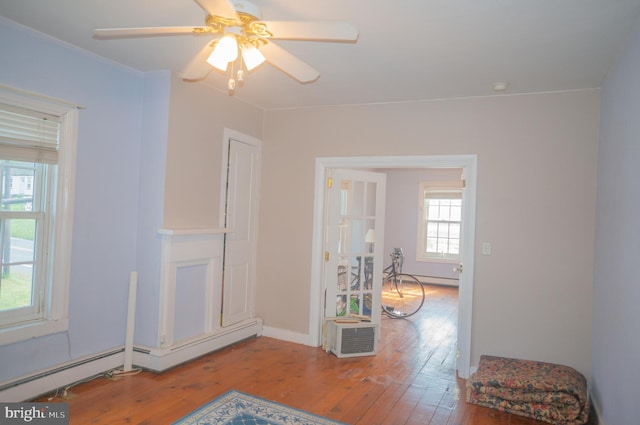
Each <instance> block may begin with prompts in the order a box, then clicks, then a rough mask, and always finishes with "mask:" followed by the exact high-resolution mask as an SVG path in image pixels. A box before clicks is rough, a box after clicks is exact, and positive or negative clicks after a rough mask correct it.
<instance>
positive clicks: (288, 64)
mask: <svg viewBox="0 0 640 425" xmlns="http://www.w3.org/2000/svg"><path fill="white" fill-rule="evenodd" d="M260 52H261V53H262V54H263V55H264V57H265V59H266V60H267V62H269V63H270V64H271V65H273V66H275V67H276V68H278V69H279V70H280V71H282V72H284V73H285V74H287V75H289V76H290V77H292V78H294V79H296V80H298V81H300V82H301V83H310V82H312V81H315V80H317V79H318V77H320V73H319V72H318V71H316V70H315V69H314V68H312V67H311V66H310V65H308V64H307V63H306V62H303V61H302V60H301V59H299V58H297V57H295V56H294V55H292V54H291V53H289V52H287V51H286V50H284V49H283V48H282V47H280V46H277V45H275V44H273V43H267V44H265V45H264V46H262V47H260Z"/></svg>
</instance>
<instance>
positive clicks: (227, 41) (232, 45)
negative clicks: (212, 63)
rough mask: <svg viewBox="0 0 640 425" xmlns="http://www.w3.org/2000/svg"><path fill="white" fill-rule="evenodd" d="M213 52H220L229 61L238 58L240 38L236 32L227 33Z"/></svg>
mask: <svg viewBox="0 0 640 425" xmlns="http://www.w3.org/2000/svg"><path fill="white" fill-rule="evenodd" d="M213 54H218V55H220V56H221V57H222V58H224V59H225V60H226V61H227V62H233V61H234V60H236V59H237V58H238V40H236V36H235V35H234V34H226V35H225V36H224V37H222V38H221V39H220V41H219V42H218V45H217V46H216V48H215V49H214V50H213Z"/></svg>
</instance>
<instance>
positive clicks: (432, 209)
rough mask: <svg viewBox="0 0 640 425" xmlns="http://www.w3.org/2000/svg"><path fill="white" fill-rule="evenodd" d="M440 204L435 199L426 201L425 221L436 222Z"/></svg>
mask: <svg viewBox="0 0 640 425" xmlns="http://www.w3.org/2000/svg"><path fill="white" fill-rule="evenodd" d="M439 206H440V202H439V201H438V200H437V199H430V200H428V201H427V219H428V220H430V221H431V220H438V219H439V217H440V209H439Z"/></svg>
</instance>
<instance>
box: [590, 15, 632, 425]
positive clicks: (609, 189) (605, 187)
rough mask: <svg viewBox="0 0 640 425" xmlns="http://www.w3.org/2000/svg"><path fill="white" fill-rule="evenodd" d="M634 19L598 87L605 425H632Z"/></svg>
mask: <svg viewBox="0 0 640 425" xmlns="http://www.w3.org/2000/svg"><path fill="white" fill-rule="evenodd" d="M638 75H640V21H639V22H638V24H637V25H636V28H635V31H634V33H633V36H632V37H631V38H630V41H629V43H628V45H627V47H626V49H625V51H624V52H623V54H622V56H621V58H620V59H619V61H618V63H617V64H616V66H615V67H613V68H612V70H611V71H610V73H609V75H608V77H607V80H606V81H605V83H604V85H603V89H602V106H601V110H602V112H601V115H602V120H601V130H600V147H599V152H598V197H597V199H598V203H597V223H596V257H595V269H594V270H595V271H594V291H593V371H592V380H593V382H592V383H593V395H594V402H595V404H596V406H598V408H599V410H600V412H601V413H602V415H603V418H604V422H605V424H606V425H626V424H632V423H638V401H640V397H638V394H639V391H638V385H637V383H638V382H640V368H639V367H638V359H639V358H640V339H639V338H638V324H640V308H638V306H639V305H640V284H639V281H640V272H639V271H638V259H639V258H640V243H639V241H640V221H639V220H638V212H639V211H640V188H639V186H638V163H639V162H640V141H639V140H640V120H639V119H638V117H639V116H640V85H639V84H638Z"/></svg>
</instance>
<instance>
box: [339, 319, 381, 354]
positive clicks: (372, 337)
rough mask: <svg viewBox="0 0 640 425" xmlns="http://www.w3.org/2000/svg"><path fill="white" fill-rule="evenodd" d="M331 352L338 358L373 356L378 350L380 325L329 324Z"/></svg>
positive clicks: (363, 323)
mask: <svg viewBox="0 0 640 425" xmlns="http://www.w3.org/2000/svg"><path fill="white" fill-rule="evenodd" d="M327 330H328V332H327V337H328V341H329V350H330V351H331V352H332V353H333V354H335V355H336V356H338V357H358V356H373V355H375V354H376V350H377V349H378V325H377V324H374V323H368V322H361V323H336V322H335V321H329V323H328V324H327Z"/></svg>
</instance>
